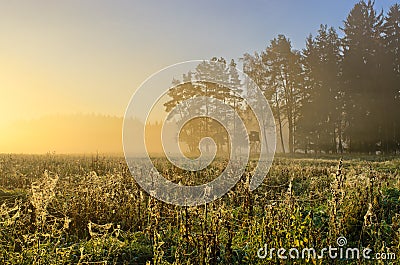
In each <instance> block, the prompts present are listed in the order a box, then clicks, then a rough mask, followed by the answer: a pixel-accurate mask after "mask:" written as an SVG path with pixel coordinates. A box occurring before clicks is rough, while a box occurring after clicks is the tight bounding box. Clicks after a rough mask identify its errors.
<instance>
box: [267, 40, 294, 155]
mask: <svg viewBox="0 0 400 265" xmlns="http://www.w3.org/2000/svg"><path fill="white" fill-rule="evenodd" d="M261 57H262V61H263V63H264V65H265V66H266V69H267V73H268V76H269V77H268V79H267V80H268V83H269V85H270V86H271V87H273V90H274V92H275V93H274V95H275V97H276V99H275V102H276V103H277V104H280V103H283V105H282V106H279V110H280V109H281V107H282V110H283V112H282V114H284V118H285V120H286V121H287V123H288V137H289V141H288V142H289V152H290V153H294V143H295V133H296V122H297V118H298V114H299V112H298V110H299V102H300V97H301V93H300V90H301V85H300V84H301V72H302V69H301V63H300V58H301V57H300V53H299V52H298V51H295V50H292V45H291V43H290V41H289V39H287V38H286V37H285V36H284V35H279V36H278V38H274V39H273V40H272V41H271V44H270V46H268V47H267V49H266V50H265V52H263V53H262V55H261ZM281 100H282V102H280V101H281ZM279 118H281V117H279Z"/></svg>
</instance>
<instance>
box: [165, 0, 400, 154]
mask: <svg viewBox="0 0 400 265" xmlns="http://www.w3.org/2000/svg"><path fill="white" fill-rule="evenodd" d="M339 30H340V31H341V32H342V34H341V35H342V37H339V34H338V33H337V32H338V30H337V29H335V28H333V27H328V26H327V25H321V26H320V29H319V30H318V32H317V34H316V36H312V35H310V36H308V37H307V38H306V47H305V48H304V49H303V50H301V51H298V50H295V49H293V48H292V46H291V42H290V40H289V38H288V37H286V36H284V35H279V36H278V37H277V38H274V39H273V40H271V42H270V44H269V46H268V47H266V49H265V50H264V51H261V52H255V53H254V54H249V53H246V54H244V55H243V58H241V60H242V63H243V72H244V73H246V74H247V75H248V76H249V77H251V78H252V79H253V80H254V81H255V82H256V83H257V85H258V86H259V87H260V88H261V89H262V90H263V92H264V95H265V96H266V97H267V99H268V100H269V102H270V106H271V108H272V110H273V113H274V117H275V119H276V125H277V133H278V139H277V140H278V141H277V142H278V146H279V147H280V149H281V151H283V152H285V153H294V152H305V153H308V152H317V153H318V152H324V153H343V152H355V153H386V154H390V153H398V152H399V151H400V50H399V44H400V5H399V4H394V5H393V6H392V7H390V9H389V10H387V11H380V12H378V11H376V10H375V7H374V2H372V1H368V2H365V1H360V2H358V3H357V4H356V5H355V6H354V7H353V9H352V10H351V11H350V13H349V14H348V16H347V18H346V20H345V21H344V24H343V26H342V27H340V28H339ZM212 61H218V62H220V63H221V62H222V63H224V64H226V62H225V60H224V59H223V58H220V59H216V58H213V59H212ZM235 65H236V64H235V62H234V61H233V60H232V61H231V63H230V64H228V65H226V69H227V70H226V73H227V76H228V77H227V78H228V79H229V78H231V79H232V73H231V72H229V71H231V69H232V67H233V66H235ZM229 76H230V77H229ZM233 77H236V74H234V75H233ZM187 78H188V76H186V79H187ZM189 79H190V78H189ZM234 81H235V82H237V80H234ZM170 94H172V95H173V96H175V97H176V94H177V93H175V94H174V93H173V92H171V93H170ZM173 101H174V100H172V101H171V102H173ZM171 102H170V103H171ZM175 102H176V100H175ZM168 108H170V107H169V106H168V104H167V105H166V109H168ZM283 132H285V133H283ZM284 134H285V135H287V137H286V136H284ZM284 138H288V139H285V140H284Z"/></svg>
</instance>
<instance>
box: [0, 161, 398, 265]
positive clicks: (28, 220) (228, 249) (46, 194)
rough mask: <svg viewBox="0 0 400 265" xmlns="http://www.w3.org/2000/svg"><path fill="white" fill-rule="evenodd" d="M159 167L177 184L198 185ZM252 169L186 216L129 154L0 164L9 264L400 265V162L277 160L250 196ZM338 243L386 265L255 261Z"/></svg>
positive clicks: (212, 171)
mask: <svg viewBox="0 0 400 265" xmlns="http://www.w3.org/2000/svg"><path fill="white" fill-rule="evenodd" d="M155 163H156V164H157V167H158V168H159V169H160V170H162V171H163V172H164V174H166V175H167V177H168V178H169V179H171V180H176V181H183V180H184V181H188V183H194V182H196V183H197V182H198V179H190V178H195V177H196V175H194V174H186V173H185V172H180V171H177V170H175V169H174V168H172V167H170V166H169V165H168V163H166V161H165V160H163V159H157V160H155ZM223 166H224V162H223V161H221V162H220V163H214V164H212V165H211V166H210V167H209V168H207V170H206V171H205V172H204V174H205V175H206V176H207V175H208V176H211V177H212V176H214V175H216V174H218V172H220V171H221V170H222V169H223V168H222V167H223ZM253 168H254V163H250V164H249V166H248V169H247V171H246V173H245V174H244V175H243V176H242V178H241V180H240V182H239V183H238V184H237V185H236V186H235V187H234V189H232V190H231V191H230V192H229V193H228V194H226V195H225V196H223V197H222V198H220V199H217V200H215V201H213V202H212V203H209V204H207V205H203V206H199V207H179V206H173V205H169V204H165V203H162V202H160V201H157V200H155V199H154V198H152V197H150V196H149V195H148V194H147V193H146V192H144V191H143V190H141V188H140V187H138V186H137V184H136V183H135V181H134V178H133V177H132V176H131V173H130V172H129V170H128V168H127V166H126V163H125V160H124V158H123V157H111V156H104V157H103V156H100V157H99V156H72V155H69V156H67V155H55V154H47V155H6V154H4V155H0V205H1V206H0V263H1V264H399V261H398V260H396V259H393V260H391V259H389V258H393V257H394V255H395V256H396V257H400V177H399V174H400V158H397V157H383V156H373V157H372V156H349V155H348V156H344V157H343V159H341V158H340V157H338V156H325V157H305V156H297V157H291V158H288V157H279V156H278V157H276V158H275V160H274V163H273V165H272V167H271V170H270V172H269V173H268V175H267V177H266V179H265V180H264V183H263V184H262V185H261V186H260V187H259V188H258V189H257V190H255V191H254V192H250V191H249V189H248V186H249V180H250V176H251V170H252V169H253ZM340 236H344V237H346V239H347V244H346V246H348V247H354V248H355V247H358V248H360V249H362V248H366V247H368V248H371V249H372V250H373V253H376V252H380V253H386V254H387V255H386V258H387V259H386V260H376V259H375V260H365V259H344V258H342V259H340V258H338V259H330V258H329V257H326V256H325V257H323V258H321V259H319V258H310V257H306V258H304V259H301V258H299V259H290V258H288V259H281V258H279V257H277V255H274V256H273V257H272V258H270V257H266V258H260V257H258V256H257V252H258V250H259V249H260V248H264V246H265V245H267V246H268V248H275V249H279V248H286V249H290V248H298V249H301V248H310V247H313V248H315V249H322V248H326V247H328V246H337V238H338V237H340ZM286 254H287V253H286ZM371 255H372V254H371ZM372 256H373V255H372Z"/></svg>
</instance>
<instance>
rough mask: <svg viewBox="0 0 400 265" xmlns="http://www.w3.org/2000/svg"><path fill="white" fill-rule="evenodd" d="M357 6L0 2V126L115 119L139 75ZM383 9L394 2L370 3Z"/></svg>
mask: <svg viewBox="0 0 400 265" xmlns="http://www.w3.org/2000/svg"><path fill="white" fill-rule="evenodd" d="M356 2H357V1H354V0H353V1H349V0H346V1H345V0H341V1H338V0H324V1H321V0H318V1H316V0H306V1H285V0H279V1H277V0H254V1H244V0H243V1H236V0H233V1H232V0H229V1H228V0H226V1H215V0H214V1H211V0H209V1H187V0H180V1H174V0H172V1H100V0H93V1H87V0H86V1H80V0H79V1H78V0H68V1H52V0H51V1H50V0H49V1H40V0H38V1H11V0H3V1H1V2H0V33H1V41H0V100H1V102H0V103H1V104H0V111H1V113H2V114H1V116H0V127H1V125H4V124H5V123H6V122H9V121H13V120H20V119H30V118H37V117H41V116H43V115H49V114H57V113H58V114H69V113H103V114H111V115H118V116H122V115H123V113H124V111H125V108H126V106H127V104H128V101H129V99H130V97H131V94H132V93H133V92H134V90H135V89H136V88H137V87H138V86H139V85H140V83H141V82H142V81H144V80H145V79H146V78H147V77H148V76H149V75H151V74H152V73H154V72H156V71H158V70H159V69H161V68H163V67H166V66H168V65H170V64H174V63H177V62H181V61H186V60H192V59H209V58H211V57H213V56H218V57H220V56H223V57H225V58H227V59H229V58H235V59H236V58H239V57H241V56H242V54H243V53H245V52H251V53H252V52H254V51H260V50H262V49H264V48H265V47H266V46H267V45H268V44H269V41H270V40H271V39H272V38H273V37H275V36H276V35H277V34H280V33H283V34H285V35H287V36H288V37H289V38H290V39H291V40H292V43H293V45H294V47H295V48H297V49H301V48H303V46H304V40H305V37H306V36H307V35H308V34H309V33H315V32H316V31H317V29H318V28H319V25H320V24H321V23H323V24H328V25H333V26H335V27H338V26H341V25H342V21H343V20H344V19H345V17H346V15H347V14H348V12H349V11H350V9H351V8H352V6H353V5H354V4H355V3H356ZM376 2H377V3H376V8H377V9H381V8H384V9H387V8H388V6H390V5H392V4H393V3H394V2H395V1H389V0H387V1H376Z"/></svg>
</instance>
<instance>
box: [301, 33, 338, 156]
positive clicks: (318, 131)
mask: <svg viewBox="0 0 400 265" xmlns="http://www.w3.org/2000/svg"><path fill="white" fill-rule="evenodd" d="M340 60H341V56H340V39H339V37H338V35H337V33H336V31H335V29H334V28H332V27H331V28H329V29H328V28H327V26H326V25H321V27H320V29H319V31H318V35H317V36H316V37H315V38H314V39H313V38H312V36H310V37H308V38H307V41H306V48H305V49H304V50H303V53H302V64H303V76H304V79H303V82H304V83H303V85H304V89H303V98H302V102H301V109H300V118H299V121H298V145H299V147H300V148H302V149H303V150H305V152H307V150H308V149H314V150H315V151H321V150H323V151H325V152H330V151H331V152H336V151H337V148H338V149H339V150H340V151H341V150H342V140H341V135H342V104H341V93H340V84H339V75H340Z"/></svg>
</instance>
